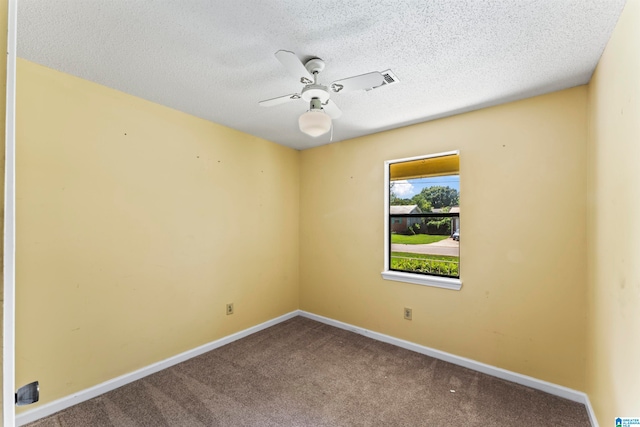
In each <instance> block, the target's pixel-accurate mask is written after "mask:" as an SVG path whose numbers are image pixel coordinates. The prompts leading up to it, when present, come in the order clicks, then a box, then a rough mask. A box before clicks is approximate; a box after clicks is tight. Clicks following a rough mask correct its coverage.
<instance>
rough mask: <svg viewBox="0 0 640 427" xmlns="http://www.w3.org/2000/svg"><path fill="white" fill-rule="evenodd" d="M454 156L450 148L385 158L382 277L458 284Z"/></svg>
mask: <svg viewBox="0 0 640 427" xmlns="http://www.w3.org/2000/svg"><path fill="white" fill-rule="evenodd" d="M459 157H460V156H459V153H458V152H457V151H451V152H447V153H439V154H432V155H428V156H421V157H413V158H408V159H398V160H389V161H387V162H385V165H384V166H385V227H384V229H385V231H384V233H385V236H384V238H385V240H384V241H385V265H384V271H383V272H382V277H384V278H385V279H387V280H396V281H401V282H409V283H415V284H420V285H429V286H436V287H441V288H447V289H456V290H459V289H460V288H461V287H462V282H461V280H460V158H459Z"/></svg>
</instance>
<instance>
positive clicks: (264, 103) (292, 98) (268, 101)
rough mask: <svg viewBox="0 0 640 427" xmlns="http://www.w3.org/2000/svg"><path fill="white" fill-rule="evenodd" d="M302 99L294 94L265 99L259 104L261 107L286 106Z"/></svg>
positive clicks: (297, 94)
mask: <svg viewBox="0 0 640 427" xmlns="http://www.w3.org/2000/svg"><path fill="white" fill-rule="evenodd" d="M298 99H300V94H299V93H292V94H291V95H285V96H279V97H277V98H271V99H265V100H264V101H260V102H258V104H259V105H260V106H261V107H273V106H274V105H280V104H284V103H285V102H289V101H295V100H298Z"/></svg>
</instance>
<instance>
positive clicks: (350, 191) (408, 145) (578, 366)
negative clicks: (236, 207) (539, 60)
mask: <svg viewBox="0 0 640 427" xmlns="http://www.w3.org/2000/svg"><path fill="white" fill-rule="evenodd" d="M586 95H587V89H586V87H585V86H581V87H577V88H574V89H570V90H565V91H561V92H556V93H553V94H549V95H544V96H539V97H536V98H531V99H527V100H524V101H519V102H515V103H510V104H506V105H502V106H498V107H493V108H488V109H483V110H480V111H476V112H472V113H468V114H463V115H458V116H455V117H451V118H447V119H443V120H437V121H433V122H428V123H423V124H420V125H415V126H410V127H406V128H402V129H397V130H393V131H389V132H384V133H379V134H374V135H371V136H367V137H363V138H359V139H354V140H350V141H347V142H343V143H335V144H330V145H326V146H322V147H318V148H314V149H310V150H305V151H303V152H301V176H302V179H301V219H300V224H301V231H300V239H301V258H300V263H301V271H300V273H301V278H300V307H301V309H303V310H308V311H310V312H313V313H317V314H320V315H324V316H328V317H331V318H333V319H337V320H340V321H344V322H347V323H351V324H354V325H357V326H361V327H364V328H367V329H370V330H374V331H377V332H381V333H384V334H388V335H392V336H395V337H398V338H402V339H406V340H409V341H412V342H416V343H419V344H423V345H426V346H429V347H433V348H436V349H439V350H443V351H446V352H450V353H453V354H456V355H459V356H464V357H468V358H471V359H475V360H478V361H481V362H484V363H488V364H491V365H495V366H498V367H501V368H504V369H508V370H511V371H515V372H519V373H522V374H525V375H530V376H533V377H535V378H539V379H543V380H547V381H550V382H553V383H557V384H561V385H564V386H567V387H571V388H574V389H577V390H583V389H584V386H585V383H584V369H585V355H584V353H585V348H586V347H585V334H586V329H585V316H586V310H585V303H586V294H585V282H586V271H585V263H586V249H585V246H586V235H585V232H586V198H585V194H586V132H587V125H586V119H587V111H586V100H587V97H586ZM454 149H459V150H460V180H461V189H460V191H461V204H460V210H461V230H462V236H463V237H462V243H461V278H462V280H463V287H462V290H461V291H459V292H458V291H451V290H444V289H436V288H431V287H424V286H419V285H413V284H407V283H400V282H393V281H386V280H383V279H382V278H381V277H380V272H381V271H382V268H383V221H384V213H383V190H384V188H383V187H384V185H383V162H384V161H385V160H388V159H396V158H403V157H410V156H417V155H422V154H430V153H437V152H442V151H448V150H454ZM403 307H411V308H412V309H413V320H412V321H407V320H404V319H403Z"/></svg>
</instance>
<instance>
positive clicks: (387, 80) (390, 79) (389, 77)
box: [368, 70, 398, 90]
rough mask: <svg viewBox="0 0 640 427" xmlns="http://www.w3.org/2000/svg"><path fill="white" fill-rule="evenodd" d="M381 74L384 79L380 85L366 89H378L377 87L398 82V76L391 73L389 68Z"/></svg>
mask: <svg viewBox="0 0 640 427" xmlns="http://www.w3.org/2000/svg"><path fill="white" fill-rule="evenodd" d="M381 74H382V77H384V81H383V82H382V84H381V85H380V86H376V87H373V88H371V89H368V90H373V89H378V88H379V87H383V86H389V85H392V84H395V83H398V78H397V77H396V75H395V74H393V72H392V71H391V70H386V71H383V72H382V73H381Z"/></svg>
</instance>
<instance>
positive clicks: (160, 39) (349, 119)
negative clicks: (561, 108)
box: [18, 0, 625, 149]
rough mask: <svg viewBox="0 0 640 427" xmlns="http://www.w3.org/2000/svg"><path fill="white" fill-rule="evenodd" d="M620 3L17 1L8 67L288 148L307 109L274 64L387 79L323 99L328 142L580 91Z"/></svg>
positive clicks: (296, 141) (312, 141) (300, 138)
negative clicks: (329, 110) (266, 103)
mask: <svg viewBox="0 0 640 427" xmlns="http://www.w3.org/2000/svg"><path fill="white" fill-rule="evenodd" d="M624 4H625V1H624V0H526V1H525V0H511V1H507V0H502V1H479V0H476V1H472V0H460V1H452V0H431V1H428V2H417V1H414V0H406V1H374V0H366V1H360V0H358V1H351V2H349V3H348V5H347V4H345V3H344V2H342V1H335V0H326V1H316V2H302V1H299V0H277V1H275V0H274V1H260V2H241V1H236V0H217V1H201V0H198V1H196V0H186V1H185V0H183V1H178V0H164V1H150V0H134V1H126V0H91V1H78V0H56V1H42V0H20V3H19V7H18V55H19V56H20V57H22V58H25V59H28V60H30V61H33V62H37V63H39V64H42V65H45V66H47V67H51V68H54V69H57V70H60V71H63V72H66V73H69V74H72V75H75V76H78V77H81V78H84V79H87V80H91V81H94V82H97V83H100V84H103V85H106V86H109V87H112V88H115V89H118V90H121V91H123V92H126V93H129V94H132V95H136V96H139V97H141V98H144V99H147V100H150V101H153V102H157V103H159V104H163V105H166V106H169V107H172V108H175V109H177V110H180V111H183V112H186V113H189V114H192V115H195V116H198V117H201V118H204V119H207V120H211V121H213V122H216V123H220V124H223V125H226V126H229V127H231V128H235V129H238V130H241V131H244V132H247V133H249V134H252V135H256V136H259V137H262V138H265V139H268V140H271V141H274V142H277V143H280V144H283V145H287V146H290V147H293V148H296V149H305V148H309V147H312V146H317V145H322V144H326V143H329V142H330V135H324V136H321V137H319V138H311V137H309V136H306V135H304V134H302V133H301V132H300V131H299V130H298V127H297V118H298V116H299V115H300V114H302V113H303V112H304V111H306V109H307V108H308V106H307V105H306V104H305V103H304V102H303V101H299V102H290V103H287V104H283V105H280V106H276V107H270V108H264V107H260V106H258V101H260V100H263V99H268V98H274V97H277V96H281V95H286V94H290V93H295V92H299V91H300V89H301V87H302V85H301V84H300V83H298V82H296V80H295V79H294V78H293V77H291V76H290V75H289V74H288V73H287V72H286V70H285V69H284V68H283V67H282V65H281V64H280V63H279V62H278V60H277V59H276V58H275V56H274V53H275V52H276V51H277V50H279V49H286V50H290V51H293V52H296V53H297V54H298V56H299V57H300V58H301V59H302V60H303V61H304V60H306V59H309V58H311V57H320V58H322V59H324V60H325V62H326V68H325V70H324V71H323V72H322V74H321V75H320V81H321V82H322V83H325V84H326V83H329V82H331V81H333V80H337V79H340V78H345V77H350V76H353V75H358V74H363V73H366V72H369V71H383V70H386V69H391V70H392V71H393V72H394V73H395V74H396V75H397V77H398V79H399V80H400V83H399V84H396V85H393V86H389V87H382V88H379V89H376V90H373V91H369V92H356V93H354V92H351V93H338V94H333V95H332V99H333V100H334V101H335V102H336V103H337V104H338V106H339V107H340V108H341V109H342V111H343V115H342V117H340V118H339V119H337V120H335V121H334V132H333V141H340V140H344V139H349V138H353V137H357V136H362V135H366V134H370V133H374V132H379V131H382V130H387V129H393V128H396V127H400V126H405V125H408V124H413V123H418V122H422V121H426V120H431V119H435V118H439V117H444V116H448V115H452V114H456V113H460V112H464V111H470V110H474V109H477V108H482V107H486V106H490V105H497V104H500V103H503V102H508V101H512V100H516V99H521V98H526V97H529V96H534V95H539V94H543V93H547V92H551V91H555V90H560V89H565V88H569V87H572V86H577V85H581V84H585V83H587V82H588V81H589V79H590V78H591V74H592V73H593V70H594V68H595V66H596V64H597V62H598V60H599V58H600V55H601V54H602V52H603V50H604V47H605V45H606V43H607V41H608V39H609V37H610V35H611V32H612V31H613V28H614V26H615V24H616V22H617V20H618V17H619V16H620V13H621V11H622V9H623V7H624Z"/></svg>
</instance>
